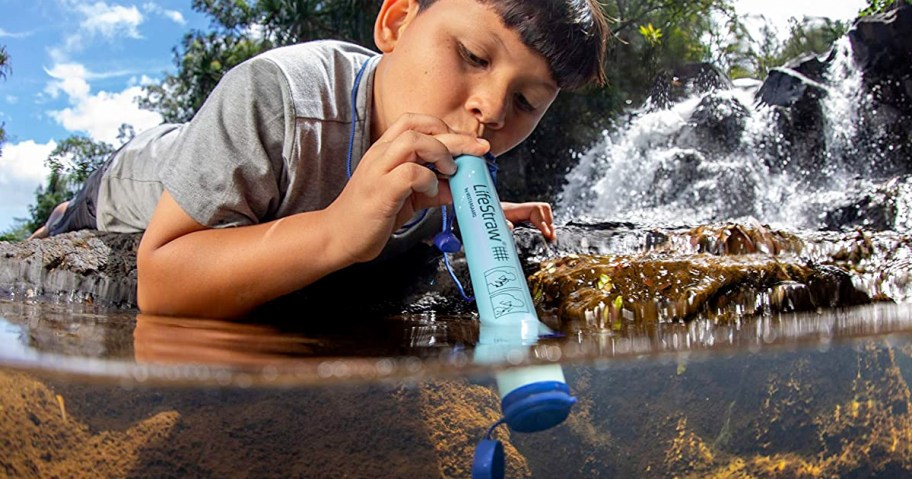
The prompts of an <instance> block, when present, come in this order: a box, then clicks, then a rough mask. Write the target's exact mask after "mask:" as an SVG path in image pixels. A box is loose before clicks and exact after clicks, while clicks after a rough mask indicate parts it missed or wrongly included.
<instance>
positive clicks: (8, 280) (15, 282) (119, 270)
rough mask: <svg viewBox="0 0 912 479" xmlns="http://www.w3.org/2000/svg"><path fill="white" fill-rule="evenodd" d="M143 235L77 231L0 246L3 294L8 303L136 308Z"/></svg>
mask: <svg viewBox="0 0 912 479" xmlns="http://www.w3.org/2000/svg"><path fill="white" fill-rule="evenodd" d="M139 239H140V235H138V234H135V235H126V234H118V233H101V232H97V231H78V232H74V233H67V234H63V235H58V236H54V237H52V238H48V239H44V240H32V241H23V242H19V243H9V242H0V258H2V260H3V261H2V264H0V294H2V295H3V296H4V297H6V298H9V299H43V300H50V301H63V302H96V301H98V302H101V303H103V304H108V305H115V306H123V307H133V306H135V304H136V249H137V248H138V247H139Z"/></svg>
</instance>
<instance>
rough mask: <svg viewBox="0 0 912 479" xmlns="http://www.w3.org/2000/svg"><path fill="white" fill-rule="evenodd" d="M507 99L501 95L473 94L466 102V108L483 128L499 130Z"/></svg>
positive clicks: (505, 110)
mask: <svg viewBox="0 0 912 479" xmlns="http://www.w3.org/2000/svg"><path fill="white" fill-rule="evenodd" d="M506 106H507V101H506V99H505V98H503V96H502V95H490V94H487V95H485V94H482V95H475V96H473V97H472V98H470V99H469V101H468V102H467V103H466V109H468V110H469V112H470V113H471V114H472V116H474V117H475V119H476V120H477V121H478V123H479V124H480V125H481V127H482V128H483V129H482V130H480V131H482V132H483V131H484V129H488V130H499V129H501V128H502V127H503V126H504V119H505V118H506V116H507V108H506Z"/></svg>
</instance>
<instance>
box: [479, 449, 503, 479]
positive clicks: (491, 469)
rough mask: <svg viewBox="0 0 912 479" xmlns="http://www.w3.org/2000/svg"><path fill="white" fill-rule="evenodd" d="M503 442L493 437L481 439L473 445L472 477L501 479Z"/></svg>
mask: <svg viewBox="0 0 912 479" xmlns="http://www.w3.org/2000/svg"><path fill="white" fill-rule="evenodd" d="M503 477H504V452H503V444H501V443H500V441H496V440H494V439H483V440H482V441H481V442H479V443H478V446H476V447H475V461H474V462H473V463H472V479H503Z"/></svg>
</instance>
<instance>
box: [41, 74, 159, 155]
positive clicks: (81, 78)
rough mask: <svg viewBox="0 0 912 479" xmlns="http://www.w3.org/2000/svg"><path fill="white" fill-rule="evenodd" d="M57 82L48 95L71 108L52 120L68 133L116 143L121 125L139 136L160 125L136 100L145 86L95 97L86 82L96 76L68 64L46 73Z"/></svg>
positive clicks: (58, 112) (53, 115)
mask: <svg viewBox="0 0 912 479" xmlns="http://www.w3.org/2000/svg"><path fill="white" fill-rule="evenodd" d="M47 73H48V75H50V76H51V77H52V78H54V80H53V81H51V82H49V83H48V85H47V87H46V88H45V92H46V93H48V94H49V95H51V96H52V97H54V98H56V97H57V96H59V95H60V93H61V92H62V93H64V94H66V95H67V97H68V101H69V103H70V106H69V107H67V108H63V109H61V110H52V111H49V112H48V115H50V117H51V118H53V119H54V120H55V121H57V123H59V124H60V125H61V126H63V127H64V128H65V129H67V131H71V132H84V133H86V134H88V135H89V137H91V138H92V139H93V140H96V141H105V142H108V143H111V144H116V143H117V130H118V129H119V128H120V125H122V124H124V123H127V124H129V125H132V126H133V128H134V129H135V130H136V132H137V133H139V132H141V131H143V130H146V129H148V128H151V127H153V126H155V125H158V124H160V123H161V121H162V118H161V115H159V114H158V113H156V112H153V111H148V110H143V109H140V108H139V106H138V105H137V104H136V101H135V99H136V97H138V96H140V95H141V94H142V86H140V85H136V84H130V85H128V86H127V87H126V88H125V89H124V90H123V91H120V92H107V91H100V92H98V93H95V94H92V90H91V86H90V85H89V83H88V81H86V79H87V78H90V77H92V76H93V74H92V73H90V72H88V71H87V70H86V69H85V67H84V66H82V65H80V64H78V63H66V64H60V65H56V66H54V68H52V69H50V70H47Z"/></svg>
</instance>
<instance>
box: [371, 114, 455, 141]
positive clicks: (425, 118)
mask: <svg viewBox="0 0 912 479" xmlns="http://www.w3.org/2000/svg"><path fill="white" fill-rule="evenodd" d="M406 131H417V132H419V133H424V134H426V135H439V134H442V133H452V132H453V130H452V129H450V127H449V125H447V124H446V122H444V121H443V120H441V119H440V118H437V117H434V116H431V115H422V114H419V113H405V114H403V115H402V116H400V117H399V118H397V119H396V121H394V122H393V124H392V125H390V126H389V128H387V129H386V131H385V132H384V133H383V136H381V137H380V140H379V141H388V142H391V141H394V140H395V139H396V138H398V137H399V135H401V134H402V133H405V132H406Z"/></svg>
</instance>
